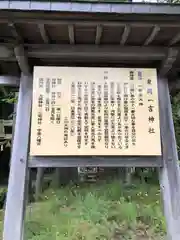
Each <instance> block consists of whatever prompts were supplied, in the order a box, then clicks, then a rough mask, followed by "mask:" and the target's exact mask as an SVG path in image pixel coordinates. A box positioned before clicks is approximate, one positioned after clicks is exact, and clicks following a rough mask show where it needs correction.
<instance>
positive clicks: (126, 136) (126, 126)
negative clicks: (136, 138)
mask: <svg viewBox="0 0 180 240" xmlns="http://www.w3.org/2000/svg"><path fill="white" fill-rule="evenodd" d="M128 104H129V102H128V83H124V141H125V144H124V145H125V149H127V148H129V124H128V123H129V122H128V121H129V118H128V112H129V105H128Z"/></svg>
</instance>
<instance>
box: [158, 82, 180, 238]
mask: <svg viewBox="0 0 180 240" xmlns="http://www.w3.org/2000/svg"><path fill="white" fill-rule="evenodd" d="M158 89H159V106H160V126H161V140H162V154H163V158H162V159H163V167H162V168H161V169H160V186H161V191H162V197H163V201H164V213H165V217H166V221H167V232H168V239H169V240H178V239H180V204H179V201H180V174H179V165H178V154H177V148H176V139H175V132H174V124H173V118H172V109H171V101H170V95H169V88H168V81H167V79H162V78H160V79H158Z"/></svg>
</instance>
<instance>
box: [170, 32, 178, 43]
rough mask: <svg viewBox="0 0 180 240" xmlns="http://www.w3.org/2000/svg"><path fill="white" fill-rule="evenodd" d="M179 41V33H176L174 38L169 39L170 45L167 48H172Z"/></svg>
mask: <svg viewBox="0 0 180 240" xmlns="http://www.w3.org/2000/svg"><path fill="white" fill-rule="evenodd" d="M179 41H180V32H179V33H177V34H176V35H175V36H174V38H172V39H171V41H170V43H169V46H172V45H174V44H176V43H177V42H179Z"/></svg>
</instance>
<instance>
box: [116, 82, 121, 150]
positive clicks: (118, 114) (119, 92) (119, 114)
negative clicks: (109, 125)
mask: <svg viewBox="0 0 180 240" xmlns="http://www.w3.org/2000/svg"><path fill="white" fill-rule="evenodd" d="M116 96H117V127H118V130H117V133H118V148H119V149H122V122H121V121H122V113H121V84H120V83H117V93H116Z"/></svg>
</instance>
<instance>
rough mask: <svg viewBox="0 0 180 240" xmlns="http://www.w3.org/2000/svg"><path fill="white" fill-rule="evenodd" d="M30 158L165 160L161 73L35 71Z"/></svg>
mask: <svg viewBox="0 0 180 240" xmlns="http://www.w3.org/2000/svg"><path fill="white" fill-rule="evenodd" d="M33 79H34V80H33V104H32V123H31V145H30V155H36V156H39V155H41V156H44V155H46V156H55V155H56V156H72V155H73V156H77V155H81V156H82V155H84V156H85V155H86V156H87V155H95V156H98V155H111V156H112V155H114V156H118V155H131V156H137V155H149V156H152V155H154V156H157V155H161V142H160V128H159V109H158V90H157V74H156V69H128V68H91V67H88V68H87V67H86V68H84V67H35V68H34V78H33Z"/></svg>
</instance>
